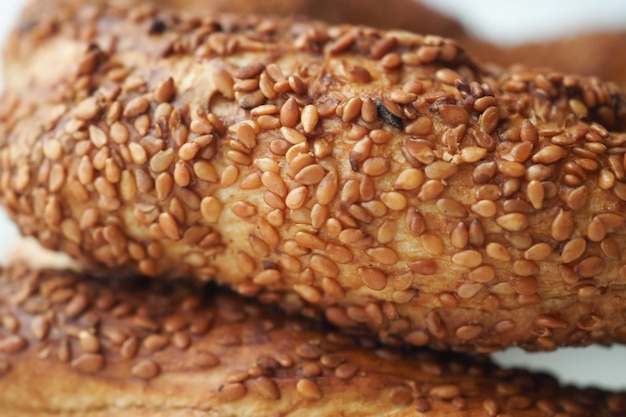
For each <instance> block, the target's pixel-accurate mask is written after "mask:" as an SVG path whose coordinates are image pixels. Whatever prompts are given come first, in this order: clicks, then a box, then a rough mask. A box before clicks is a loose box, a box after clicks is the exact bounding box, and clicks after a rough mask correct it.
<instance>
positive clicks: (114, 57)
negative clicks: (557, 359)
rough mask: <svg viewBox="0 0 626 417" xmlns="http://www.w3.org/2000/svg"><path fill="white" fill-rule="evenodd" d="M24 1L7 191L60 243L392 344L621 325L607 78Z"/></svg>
mask: <svg viewBox="0 0 626 417" xmlns="http://www.w3.org/2000/svg"><path fill="white" fill-rule="evenodd" d="M29 13H30V14H29ZM29 13H27V14H25V15H24V17H23V20H22V23H21V24H20V26H18V29H17V30H16V31H15V33H14V34H13V36H12V38H11V41H10V42H9V45H8V48H7V54H6V61H7V62H6V74H7V92H6V93H5V96H4V98H3V100H2V102H3V108H4V109H3V111H2V112H1V114H0V191H1V193H0V194H1V196H0V199H1V201H2V203H3V204H4V205H5V207H6V208H7V209H8V211H9V213H10V214H11V216H12V217H13V219H15V221H16V222H17V224H18V225H19V226H20V228H21V230H22V231H23V233H25V234H27V235H33V236H36V237H37V238H38V239H39V240H40V241H41V242H42V243H43V244H44V245H45V246H46V247H48V248H51V249H55V250H60V251H64V252H66V253H69V254H71V255H72V256H74V257H76V258H78V259H79V260H81V261H83V262H84V263H86V264H87V265H89V266H90V268H91V269H92V270H94V271H98V270H100V271H102V270H109V269H118V270H121V271H125V272H126V273H128V271H130V272H139V273H142V274H145V275H148V276H159V277H169V278H187V279H191V280H196V281H207V280H215V281H217V282H219V283H221V284H227V285H230V286H231V287H232V288H234V289H235V290H237V291H238V292H240V293H242V294H244V295H248V296H256V297H258V298H260V299H262V300H263V301H264V302H273V303H280V304H282V305H283V306H284V307H285V308H287V309H289V310H298V311H300V312H301V313H303V314H305V315H309V316H317V315H325V316H326V318H327V319H329V320H330V321H331V322H332V323H333V324H335V325H337V326H340V327H343V328H351V329H366V330H367V331H369V332H375V333H377V334H378V335H379V337H380V339H381V340H383V341H385V342H386V343H389V344H399V343H403V342H408V343H410V344H414V345H431V346H435V347H440V348H443V347H454V348H455V349H458V350H469V349H478V350H480V351H492V350H497V349H501V348H504V347H507V346H511V345H520V346H523V347H525V348H527V349H544V350H549V349H553V348H555V347H556V346H558V345H585V344H589V343H591V342H594V341H596V342H601V343H611V342H614V341H623V340H624V338H625V335H626V327H625V326H624V325H625V324H626V318H625V317H624V314H623V313H622V310H623V297H624V292H623V282H624V280H625V279H626V268H625V265H626V263H625V261H624V259H623V257H622V253H623V251H624V244H625V235H624V231H625V226H624V222H625V216H624V204H625V203H624V200H626V182H625V180H626V176H625V174H624V153H625V151H626V147H624V143H625V142H626V135H625V134H624V133H622V132H623V128H624V125H625V120H626V119H625V117H626V116H625V113H624V96H623V94H622V93H621V92H620V91H619V90H617V89H616V88H615V87H614V85H612V84H605V83H603V82H601V81H599V80H598V79H596V78H584V77H577V76H571V75H565V74H559V73H555V72H542V71H534V70H519V71H518V70H515V69H511V70H507V69H500V68H493V67H491V66H489V67H485V66H483V65H482V64H481V63H480V62H477V61H476V60H474V59H473V58H472V57H470V56H468V55H467V54H466V53H465V52H464V50H463V49H462V48H461V47H460V46H459V45H458V44H457V43H456V42H455V41H453V40H450V39H444V38H440V37H435V36H428V35H419V34H411V33H408V32H400V31H382V30H378V29H371V28H367V27H352V26H348V25H344V26H327V25H325V24H322V23H319V22H315V21H306V20H299V19H295V20H292V19H284V20H273V19H271V18H266V17H259V16H246V17H243V16H233V15H223V14H206V15H197V14H189V13H186V12H185V10H179V11H171V10H154V9H152V8H147V7H139V6H127V5H125V3H122V2H115V3H106V2H98V1H95V2H92V3H91V4H90V5H89V6H83V5H78V4H77V2H71V1H69V2H59V1H47V2H45V5H42V6H41V7H40V8H33V9H31V10H30V12H29ZM31 14H32V15H31Z"/></svg>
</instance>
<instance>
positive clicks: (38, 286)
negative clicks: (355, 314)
mask: <svg viewBox="0 0 626 417" xmlns="http://www.w3.org/2000/svg"><path fill="white" fill-rule="evenodd" d="M0 317H2V323H3V325H2V327H1V328H0V414H1V415H3V416H11V417H34V416H42V417H43V416H68V417H69V416H72V417H74V416H85V417H108V416H120V415H123V416H127V417H138V416H163V417H166V416H167V417H177V416H196V417H209V416H211V417H217V416H229V417H230V416H239V417H246V416H251V417H252V416H254V417H258V416H277V415H289V416H294V417H296V416H314V417H322V416H328V417H331V416H332V417H335V416H355V417H358V416H425V415H428V416H442V415H450V416H452V415H476V416H488V417H495V416H496V415H501V416H504V415H510V416H524V417H532V416H545V415H585V416H590V417H592V416H598V417H599V416H602V417H612V416H624V415H626V393H613V394H611V393H605V392H601V391H599V390H591V389H589V390H578V389H574V388H563V387H560V386H559V385H558V383H557V382H556V381H555V380H554V379H553V378H551V377H549V376H547V375H533V374H531V373H528V372H525V371H518V370H503V369H499V368H498V367H497V366H495V365H494V364H492V363H491V362H490V361H489V360H488V359H487V358H486V357H484V356H463V355H461V354H454V353H442V352H439V353H438V352H431V351H426V350H418V349H408V350H400V349H394V348H388V347H387V348H384V347H381V346H379V345H377V343H376V342H375V341H374V340H372V339H371V338H358V337H351V336H348V335H345V334H340V333H337V332H336V331H335V330H333V329H330V328H327V327H324V326H323V325H322V324H320V323H315V322H312V321H306V320H303V319H300V318H296V317H287V316H285V315H284V313H282V312H278V311H277V310H273V309H271V308H262V307H261V306H260V305H259V304H258V303H256V302H253V301H250V300H248V299H244V298H242V297H239V296H236V295H233V294H230V293H228V292H224V291H220V290H216V289H214V288H213V289H211V290H206V289H204V290H203V289H201V288H194V287H193V286H189V285H186V284H183V283H165V282H158V281H155V280H146V279H133V278H128V279H119V277H118V278H115V277H107V279H106V280H105V279H95V278H93V277H86V276H83V275H79V274H76V273H71V272H66V271H59V270H30V269H28V268H26V267H24V266H22V265H15V266H12V267H11V268H8V269H5V270H4V271H2V275H1V278H0Z"/></svg>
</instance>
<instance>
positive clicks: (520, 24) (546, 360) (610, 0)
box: [0, 0, 626, 390]
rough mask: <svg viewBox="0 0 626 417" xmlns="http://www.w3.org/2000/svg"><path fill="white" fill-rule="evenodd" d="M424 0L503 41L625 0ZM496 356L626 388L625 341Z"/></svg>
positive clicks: (4, 14) (591, 18) (6, 236)
mask: <svg viewBox="0 0 626 417" xmlns="http://www.w3.org/2000/svg"><path fill="white" fill-rule="evenodd" d="M44 1H45V0H44ZM424 2H426V3H428V4H430V5H432V6H434V7H437V8H439V9H440V10H442V11H445V12H447V13H449V14H452V15H455V16H457V18H458V19H459V20H461V21H462V22H463V23H464V24H465V25H466V27H467V28H468V29H470V30H472V31H473V32H474V33H475V34H476V35H477V36H480V37H482V38H484V39H490V40H492V41H494V42H500V43H505V44H514V43H518V42H522V41H539V40H541V39H545V38H554V37H558V36H560V35H562V34H566V33H580V32H585V31H587V32H588V31H592V30H595V29H597V28H604V29H610V28H614V29H615V28H624V29H626V1H622V0H594V1H589V0H568V1H560V0H525V1H524V2H521V1H516V2H512V1H506V0H505V1H503V0H473V1H465V0H424ZM24 4H26V0H0V43H3V41H4V38H5V37H6V34H7V32H8V31H9V30H10V28H11V25H12V22H14V20H15V19H16V17H17V14H18V12H19V10H20V8H21V7H22V6H23V5H24ZM625 48H626V45H625ZM0 60H1V58H0ZM0 63H1V61H0ZM625 70H626V69H625ZM0 82H1V81H0ZM0 86H1V84H0ZM17 238H18V232H17V230H16V228H15V226H13V225H12V224H11V223H10V222H9V221H8V219H7V218H6V215H5V213H4V212H3V211H2V210H1V209H0V262H4V261H5V260H6V257H7V253H8V252H9V250H10V248H11V247H12V245H13V244H14V242H15V241H16V240H17ZM494 357H495V359H496V360H497V361H498V362H500V363H501V364H502V365H505V366H522V367H525V368H529V369H538V370H547V371H549V372H551V373H553V374H555V375H557V376H558V377H559V378H560V380H561V381H562V382H563V383H567V384H575V385H578V386H581V387H587V386H596V387H603V388H610V389H619V390H626V347H624V346H617V347H612V348H605V347H600V346H591V347H588V348H579V349H571V348H564V349H559V350H558V351H556V352H550V353H526V352H523V351H521V350H520V349H509V350H507V351H506V352H503V353H498V354H496V355H494Z"/></svg>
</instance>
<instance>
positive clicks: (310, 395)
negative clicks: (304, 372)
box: [296, 379, 322, 400]
mask: <svg viewBox="0 0 626 417" xmlns="http://www.w3.org/2000/svg"><path fill="white" fill-rule="evenodd" d="M296 390H297V391H298V393H299V394H300V395H302V396H303V397H304V398H307V399H309V400H319V399H321V398H322V390H321V389H320V387H319V385H317V383H315V382H314V381H313V380H310V379H301V380H299V381H298V383H297V384H296Z"/></svg>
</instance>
